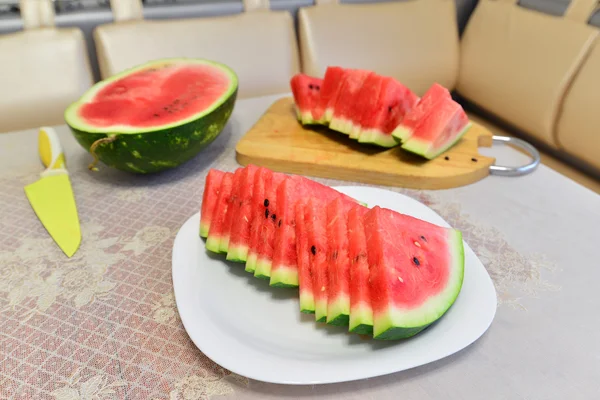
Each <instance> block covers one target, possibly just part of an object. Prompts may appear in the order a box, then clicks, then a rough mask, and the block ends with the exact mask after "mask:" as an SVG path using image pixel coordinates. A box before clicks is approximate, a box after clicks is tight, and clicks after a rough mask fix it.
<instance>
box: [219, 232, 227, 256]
mask: <svg viewBox="0 0 600 400" xmlns="http://www.w3.org/2000/svg"><path fill="white" fill-rule="evenodd" d="M219 251H220V252H221V253H228V252H229V234H227V235H223V236H221V242H220V243H219Z"/></svg>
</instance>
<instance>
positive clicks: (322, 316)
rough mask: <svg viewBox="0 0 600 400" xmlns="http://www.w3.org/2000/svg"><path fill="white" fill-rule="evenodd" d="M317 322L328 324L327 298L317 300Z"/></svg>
mask: <svg viewBox="0 0 600 400" xmlns="http://www.w3.org/2000/svg"><path fill="white" fill-rule="evenodd" d="M315 320H316V321H317V322H327V298H325V299H319V300H317V299H315Z"/></svg>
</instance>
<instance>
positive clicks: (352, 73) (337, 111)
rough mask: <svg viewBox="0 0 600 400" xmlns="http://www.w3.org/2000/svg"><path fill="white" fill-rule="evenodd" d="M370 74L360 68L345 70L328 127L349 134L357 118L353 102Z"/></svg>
mask: <svg viewBox="0 0 600 400" xmlns="http://www.w3.org/2000/svg"><path fill="white" fill-rule="evenodd" d="M372 74H373V73H372V72H369V71H365V70H360V69H355V70H348V71H347V72H346V74H345V75H344V82H343V84H342V85H341V86H340V90H339V93H338V94H337V99H336V101H335V104H334V105H333V114H332V116H331V121H330V122H329V128H330V129H333V130H334V131H338V132H341V133H345V134H346V135H350V133H351V132H352V130H353V129H354V126H355V124H356V120H357V118H356V114H354V113H353V111H354V105H355V102H356V101H357V99H358V94H359V92H360V91H361V89H362V87H363V83H364V82H365V80H366V79H367V78H368V77H369V75H372Z"/></svg>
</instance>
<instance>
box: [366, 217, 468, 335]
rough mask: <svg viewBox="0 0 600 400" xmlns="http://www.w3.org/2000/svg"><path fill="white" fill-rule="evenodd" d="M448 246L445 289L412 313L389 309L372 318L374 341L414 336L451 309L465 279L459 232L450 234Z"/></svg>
mask: <svg viewBox="0 0 600 400" xmlns="http://www.w3.org/2000/svg"><path fill="white" fill-rule="evenodd" d="M448 244H449V251H450V256H451V265H450V276H449V277H448V283H447V284H446V286H445V288H444V289H443V290H442V291H441V292H440V293H438V294H437V295H434V296H432V297H430V298H429V299H427V300H426V302H425V303H424V304H423V305H421V306H419V307H416V308H414V309H412V310H405V309H404V310H399V309H397V308H395V307H394V306H390V307H389V308H388V309H387V310H386V311H384V312H383V313H381V314H380V315H374V317H373V338H374V339H379V340H399V339H406V338H409V337H411V336H414V335H416V334H417V333H419V332H421V331H422V330H423V329H425V328H427V327H428V326H429V325H431V324H432V323H434V322H435V321H437V320H439V319H440V318H441V317H442V316H443V315H444V314H445V313H446V312H447V311H448V310H449V309H450V307H452V305H453V304H454V302H455V301H456V298H457V297H458V295H459V293H460V291H461V289H462V284H463V280H464V269H465V253H464V245H463V238H462V233H461V231H459V230H456V229H453V230H451V231H449V234H448Z"/></svg>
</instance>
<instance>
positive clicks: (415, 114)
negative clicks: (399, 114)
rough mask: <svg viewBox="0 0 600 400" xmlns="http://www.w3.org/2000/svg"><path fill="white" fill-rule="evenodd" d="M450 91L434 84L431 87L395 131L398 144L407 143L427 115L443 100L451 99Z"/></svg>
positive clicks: (393, 133) (394, 134)
mask: <svg viewBox="0 0 600 400" xmlns="http://www.w3.org/2000/svg"><path fill="white" fill-rule="evenodd" d="M451 98H452V96H451V95H450V91H449V90H448V89H446V88H445V87H443V86H442V85H439V84H437V83H434V84H433V85H431V87H430V88H429V89H428V90H427V92H425V94H424V95H423V97H421V99H420V100H419V102H418V103H417V104H416V105H415V106H414V107H413V108H412V110H410V111H409V112H408V113H407V114H406V116H405V117H404V119H403V120H402V121H400V124H399V125H398V126H397V127H396V128H395V129H394V131H393V132H392V136H394V138H395V139H396V140H397V141H398V142H405V141H407V140H408V138H410V137H411V136H412V134H413V132H414V131H415V129H416V128H417V126H418V124H419V123H420V122H421V121H422V120H423V118H424V117H425V115H427V114H428V113H429V112H430V111H431V110H432V109H433V108H434V107H435V106H436V104H437V103H438V102H439V101H440V100H442V99H451Z"/></svg>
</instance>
